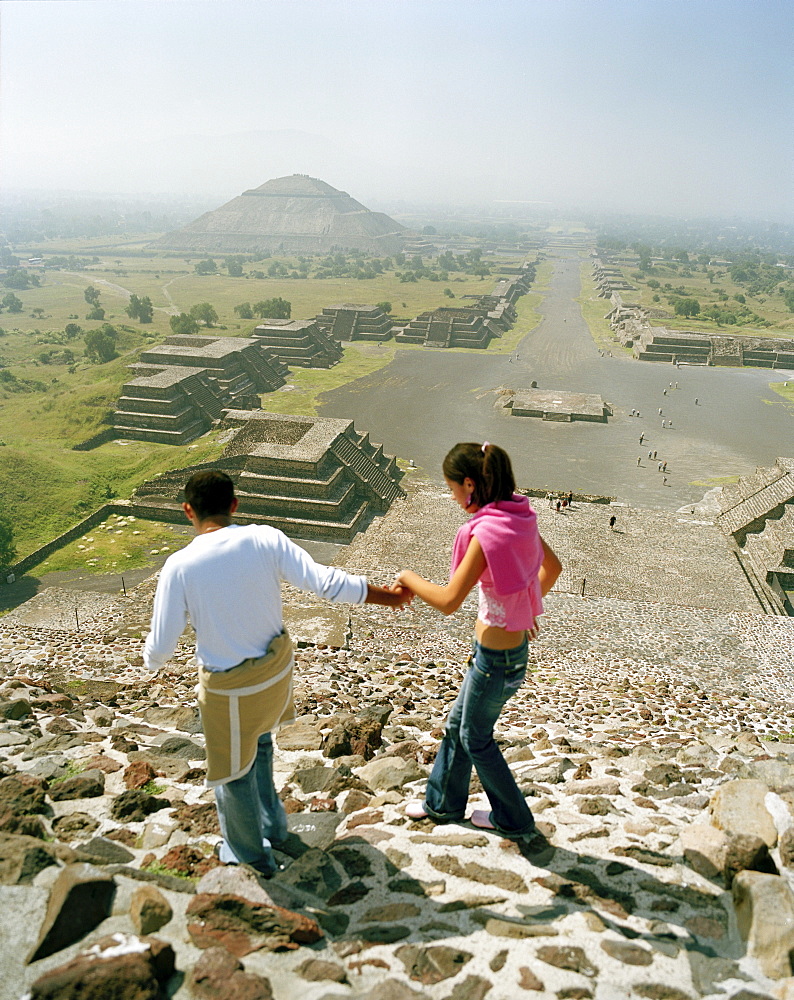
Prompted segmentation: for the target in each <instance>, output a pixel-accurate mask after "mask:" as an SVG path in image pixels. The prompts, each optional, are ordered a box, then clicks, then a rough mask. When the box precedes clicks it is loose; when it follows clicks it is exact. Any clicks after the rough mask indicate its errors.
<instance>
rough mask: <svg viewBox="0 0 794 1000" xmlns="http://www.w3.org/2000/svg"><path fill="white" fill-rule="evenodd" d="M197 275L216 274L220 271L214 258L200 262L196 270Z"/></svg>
mask: <svg viewBox="0 0 794 1000" xmlns="http://www.w3.org/2000/svg"><path fill="white" fill-rule="evenodd" d="M194 270H195V272H196V274H216V273H217V271H218V265H217V264H216V263H215V261H214V260H213V259H212V257H207V258H206V259H205V260H200V261H199V262H198V264H196V266H195V268H194Z"/></svg>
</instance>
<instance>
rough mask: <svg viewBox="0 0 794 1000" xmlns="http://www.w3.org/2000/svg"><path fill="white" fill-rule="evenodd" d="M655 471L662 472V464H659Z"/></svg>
mask: <svg viewBox="0 0 794 1000" xmlns="http://www.w3.org/2000/svg"><path fill="white" fill-rule="evenodd" d="M656 471H657V472H661V471H662V463H661V462H660V463H659V465H658V467H657V470H656Z"/></svg>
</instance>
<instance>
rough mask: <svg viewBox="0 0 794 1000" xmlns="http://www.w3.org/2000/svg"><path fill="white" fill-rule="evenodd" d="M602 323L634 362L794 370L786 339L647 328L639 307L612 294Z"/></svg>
mask: <svg viewBox="0 0 794 1000" xmlns="http://www.w3.org/2000/svg"><path fill="white" fill-rule="evenodd" d="M601 294H602V295H607V294H609V295H610V300H611V303H612V308H611V310H610V311H609V312H608V313H607V314H606V316H605V319H607V320H609V325H610V326H611V327H612V329H613V330H614V331H615V336H616V337H617V339H618V341H619V342H620V343H621V344H622V345H623V347H630V348H632V353H633V355H634V357H635V358H636V359H637V360H638V361H666V362H668V363H672V364H678V363H679V362H682V363H684V364H690V365H715V366H723V367H733V368H737V367H738V368H741V367H746V368H794V344H793V343H792V342H791V340H788V339H786V338H775V337H752V336H732V335H729V334H716V333H713V334H712V333H694V332H688V331H686V330H669V329H667V327H664V326H651V324H650V320H649V315H650V314H649V312H648V310H647V309H645V308H644V307H643V306H638V305H626V304H625V303H624V302H623V299H622V298H621V296H620V294H619V293H618V292H616V291H612V292H611V293H610V292H607V291H604V292H602V293H601Z"/></svg>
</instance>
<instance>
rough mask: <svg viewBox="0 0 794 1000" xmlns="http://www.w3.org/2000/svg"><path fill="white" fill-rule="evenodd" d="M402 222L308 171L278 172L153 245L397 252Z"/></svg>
mask: <svg viewBox="0 0 794 1000" xmlns="http://www.w3.org/2000/svg"><path fill="white" fill-rule="evenodd" d="M403 229H404V227H403V226H401V225H400V224H399V222H395V221H394V219H390V218H389V216H388V215H384V214H383V213H382V212H371V211H370V210H369V209H368V208H365V207H364V206H363V205H362V204H361V203H360V202H357V201H356V200H355V199H354V198H351V197H350V195H349V194H347V193H346V192H345V191H337V189H336V188H334V187H331V185H330V184H326V183H325V181H321V180H317V178H315V177H309V176H308V175H307V174H293V175H292V176H291V177H277V178H275V179H274V180H270V181H267V182H266V183H265V184H262V185H261V187H258V188H253V189H252V190H250V191H243V193H242V194H241V195H239V196H238V197H237V198H232V200H231V201H229V202H227V203H226V204H225V205H221V207H220V208H216V209H215V210H214V211H213V212H205V214H204V215H202V216H201V217H200V218H198V219H196V220H195V222H191V223H189V224H188V225H187V226H185V227H184V228H182V229H177V230H175V231H174V232H172V233H167V234H166V235H165V236H164V237H162V239H160V240H158V241H157V243H156V246H159V247H163V248H165V249H169V250H184V251H193V252H200V253H208V254H217V253H257V252H262V251H270V252H271V253H279V252H281V253H325V252H328V251H330V250H353V249H357V250H365V251H367V252H369V253H375V254H380V255H387V254H393V253H397V252H399V250H400V249H401V246H402V239H401V236H400V234H401V233H402V231H403Z"/></svg>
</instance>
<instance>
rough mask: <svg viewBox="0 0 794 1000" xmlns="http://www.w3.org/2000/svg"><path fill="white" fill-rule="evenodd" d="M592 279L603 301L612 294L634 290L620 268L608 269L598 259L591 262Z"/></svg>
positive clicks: (606, 265)
mask: <svg viewBox="0 0 794 1000" xmlns="http://www.w3.org/2000/svg"><path fill="white" fill-rule="evenodd" d="M593 278H594V280H595V283H596V286H597V287H598V294H599V295H600V296H601V298H603V299H606V298H609V296H610V295H612V293H613V292H617V291H633V290H634V285H632V284H630V283H629V282H628V281H626V279H625V277H624V276H623V272H622V271H621V270H620V268H617V267H609V266H608V264H606V263H604V262H603V261H602V260H600V259H596V260H595V261H593Z"/></svg>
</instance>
